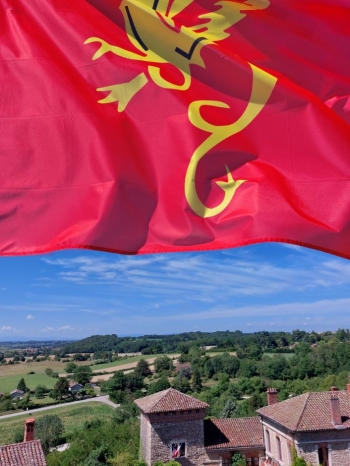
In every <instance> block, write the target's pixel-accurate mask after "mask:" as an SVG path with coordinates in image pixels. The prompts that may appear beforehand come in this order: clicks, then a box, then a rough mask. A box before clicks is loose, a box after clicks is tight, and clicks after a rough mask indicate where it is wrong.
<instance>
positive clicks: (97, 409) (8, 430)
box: [0, 401, 114, 445]
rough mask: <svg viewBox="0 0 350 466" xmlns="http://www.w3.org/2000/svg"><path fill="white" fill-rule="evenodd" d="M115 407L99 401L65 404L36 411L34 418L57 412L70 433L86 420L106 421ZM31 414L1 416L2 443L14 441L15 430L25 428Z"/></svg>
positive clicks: (0, 436)
mask: <svg viewBox="0 0 350 466" xmlns="http://www.w3.org/2000/svg"><path fill="white" fill-rule="evenodd" d="M113 411H114V408H112V407H111V406H108V405H105V404H102V403H98V402H93V401H92V402H89V403H82V404H81V405H73V406H69V405H68V406H64V407H62V408H55V409H50V410H48V411H43V412H42V413H40V414H39V413H34V418H35V419H36V420H37V419H40V418H41V417H42V416H45V415H47V414H57V416H59V417H60V418H61V421H62V422H63V425H64V434H65V435H69V434H70V433H72V432H73V431H74V430H75V429H79V428H81V427H83V425H84V422H86V421H91V420H93V419H101V420H102V421H106V420H108V419H110V418H111V416H112V415H113ZM28 416H31V415H30V413H29V414H28V413H27V414H24V415H23V416H16V417H13V418H10V419H1V418H0V445H7V444H10V443H12V442H13V436H14V432H15V431H16V430H17V429H20V428H23V431H24V422H25V419H27V418H28Z"/></svg>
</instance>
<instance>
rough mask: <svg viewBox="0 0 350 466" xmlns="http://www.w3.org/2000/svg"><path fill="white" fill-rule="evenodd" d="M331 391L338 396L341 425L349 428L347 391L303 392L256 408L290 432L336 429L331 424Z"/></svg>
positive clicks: (349, 416)
mask: <svg viewBox="0 0 350 466" xmlns="http://www.w3.org/2000/svg"><path fill="white" fill-rule="evenodd" d="M331 393H333V394H334V393H336V395H337V396H338V398H339V405H340V413H341V417H342V425H343V426H344V427H346V428H350V394H349V393H348V392H347V391H345V390H344V391H343V390H342V391H340V390H339V391H337V392H316V393H304V394H303V395H299V396H295V397H293V398H290V399H289V400H285V401H281V402H279V403H276V404H273V405H270V406H266V407H265V408H260V409H258V410H257V412H258V413H259V414H261V415H262V416H265V417H267V418H268V419H271V420H272V421H275V422H277V423H278V424H280V425H282V426H284V427H286V428H287V429H288V430H290V431H292V432H308V431H316V430H336V429H335V427H334V424H332V418H331V408H330V399H331Z"/></svg>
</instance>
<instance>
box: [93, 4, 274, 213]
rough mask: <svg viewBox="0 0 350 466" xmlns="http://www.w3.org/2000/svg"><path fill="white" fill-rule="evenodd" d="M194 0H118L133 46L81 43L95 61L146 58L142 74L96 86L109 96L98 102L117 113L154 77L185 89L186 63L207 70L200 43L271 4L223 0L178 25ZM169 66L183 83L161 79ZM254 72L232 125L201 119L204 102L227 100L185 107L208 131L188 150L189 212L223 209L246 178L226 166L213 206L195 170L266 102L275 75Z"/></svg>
mask: <svg viewBox="0 0 350 466" xmlns="http://www.w3.org/2000/svg"><path fill="white" fill-rule="evenodd" d="M194 2H195V0H122V1H121V3H120V6H119V8H120V10H121V12H122V14H123V17H124V21H125V30H126V32H127V35H128V38H129V40H130V45H131V48H132V50H126V49H124V48H121V47H118V46H116V45H112V44H109V43H107V42H106V41H105V40H103V39H100V38H98V37H90V38H89V39H87V40H86V41H85V44H90V43H94V42H97V43H98V44H99V48H98V50H97V51H96V53H95V54H94V56H93V58H92V59H93V60H97V59H98V58H100V57H102V56H103V55H104V54H105V53H114V54H116V55H118V56H120V57H123V58H126V59H129V60H137V61H140V62H145V63H146V64H147V74H146V72H143V73H140V74H139V75H138V76H135V78H133V79H132V80H131V81H129V82H126V83H117V84H113V85H111V86H105V87H100V88H98V89H97V91H99V92H104V93H106V92H108V93H109V94H108V95H107V96H106V97H104V98H103V99H101V100H99V103H101V104H108V103H112V102H117V108H118V111H119V112H123V111H124V110H125V108H126V107H127V105H128V104H129V102H130V100H131V99H132V98H133V97H134V96H135V95H136V94H137V93H138V92H139V91H140V90H141V89H142V88H143V87H144V86H145V85H146V84H147V82H148V81H149V80H152V81H153V82H154V83H155V84H156V85H158V86H159V87H161V88H164V89H173V90H178V91H185V90H187V89H188V88H189V87H190V85H191V69H190V65H198V66H201V67H203V68H205V63H204V62H203V59H202V57H201V49H202V47H204V46H206V45H208V44H212V45H216V43H217V42H219V41H221V40H223V39H225V38H226V37H228V36H229V33H228V32H227V30H228V29H229V28H230V27H231V26H232V25H233V24H235V23H237V22H238V21H240V20H241V19H243V18H244V17H245V16H246V14H245V12H247V11H250V10H261V9H264V8H267V7H268V6H269V4H270V2H269V1H268V0H245V1H243V2H240V1H235V0H222V1H218V2H216V3H214V4H213V11H210V12H208V13H205V14H200V15H198V16H197V18H196V19H197V20H198V23H197V24H195V25H192V26H184V25H179V24H178V21H176V19H177V18H176V16H177V15H178V14H179V13H181V12H183V11H184V10H185V9H186V8H187V7H189V6H190V5H191V4H192V3H194ZM164 64H171V65H172V66H174V67H176V69H177V70H178V71H179V73H180V75H181V76H182V82H181V83H180V84H176V83H174V82H170V81H168V80H167V79H165V78H164V77H163V76H162V74H161V70H162V65H164ZM248 65H249V66H250V68H251V73H252V90H251V95H250V99H249V102H248V103H247V107H246V109H245V110H244V112H243V113H242V115H241V116H240V117H239V118H238V119H237V120H236V121H234V122H233V123H232V124H229V125H224V126H218V125H215V124H210V123H209V122H207V121H205V120H204V118H203V117H202V115H201V108H202V107H205V106H212V107H216V108H217V109H218V110H219V109H220V108H229V105H227V104H226V103H225V102H219V101H214V100H197V101H194V102H191V103H190V104H189V107H188V118H189V121H190V122H191V124H192V125H193V126H196V127H197V128H199V129H201V130H202V131H204V132H206V133H208V136H207V138H206V139H205V140H204V141H203V143H202V144H201V145H200V146H199V147H197V149H196V150H195V152H194V153H193V154H192V157H191V160H190V162H189V165H188V169H187V172H186V177H185V182H184V193H185V197H186V199H187V202H188V204H189V205H190V206H191V208H192V210H193V211H194V212H195V213H196V214H197V215H199V216H201V217H212V216H215V215H218V214H219V213H220V212H222V211H223V210H224V209H226V207H227V206H228V205H229V204H230V202H231V201H232V198H233V196H234V194H235V192H236V190H237V189H238V188H239V187H240V186H241V185H242V184H243V183H244V182H245V181H246V180H234V179H233V177H232V174H231V171H230V169H229V167H227V166H226V169H225V172H224V173H225V174H226V176H227V181H222V180H217V181H216V184H217V185H218V186H219V187H220V188H221V189H222V191H223V194H224V197H223V199H222V201H221V202H220V204H219V205H217V206H215V207H208V206H206V205H205V204H204V203H203V202H202V201H201V200H200V198H199V196H198V193H197V190H196V172H197V167H198V164H199V162H200V161H201V159H202V158H203V157H204V156H205V155H206V154H208V153H209V152H210V151H211V150H212V149H213V148H214V147H215V146H217V145H218V144H220V143H221V142H222V141H224V140H225V139H227V138H228V137H230V136H232V135H233V134H236V133H238V132H240V131H242V130H243V129H244V128H246V127H247V126H248V125H249V124H250V123H251V122H252V121H253V120H254V119H255V118H256V117H257V116H258V114H259V113H260V111H261V110H262V109H263V108H264V106H265V105H266V103H267V101H268V99H269V97H270V95H271V92H272V90H273V88H274V86H275V83H276V81H277V79H276V78H275V77H274V76H272V75H270V74H269V73H267V72H266V71H263V70H261V69H260V68H258V67H256V66H254V65H252V64H251V63H248Z"/></svg>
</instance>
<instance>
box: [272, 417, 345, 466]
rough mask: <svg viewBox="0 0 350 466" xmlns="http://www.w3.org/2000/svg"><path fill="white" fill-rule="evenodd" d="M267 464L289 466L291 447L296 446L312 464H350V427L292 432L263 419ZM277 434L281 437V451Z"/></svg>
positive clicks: (333, 465) (313, 465) (300, 453)
mask: <svg viewBox="0 0 350 466" xmlns="http://www.w3.org/2000/svg"><path fill="white" fill-rule="evenodd" d="M263 431H264V441H265V448H266V457H267V458H269V459H270V461H269V462H267V463H266V464H269V465H270V464H271V465H276V466H290V465H291V463H292V458H291V447H292V445H294V446H295V448H296V450H297V453H298V455H299V456H302V457H303V458H304V459H305V460H306V462H307V463H308V464H310V465H311V466H319V465H321V466H349V465H350V431H349V429H343V430H334V431H319V432H299V433H291V432H289V431H288V430H287V429H284V428H283V427H282V426H280V425H277V424H276V423H274V422H273V421H271V420H267V419H264V420H263ZM277 438H279V439H280V445H281V450H280V453H281V455H279V451H278V444H277V442H278V441H277Z"/></svg>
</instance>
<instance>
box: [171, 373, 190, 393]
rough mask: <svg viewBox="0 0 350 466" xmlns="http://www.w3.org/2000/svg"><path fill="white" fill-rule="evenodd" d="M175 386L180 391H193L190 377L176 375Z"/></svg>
mask: <svg viewBox="0 0 350 466" xmlns="http://www.w3.org/2000/svg"><path fill="white" fill-rule="evenodd" d="M173 388H175V390H179V392H182V393H188V392H189V391H191V387H190V382H189V381H188V379H186V378H184V377H180V376H179V375H178V376H176V377H175V379H174V380H173Z"/></svg>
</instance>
